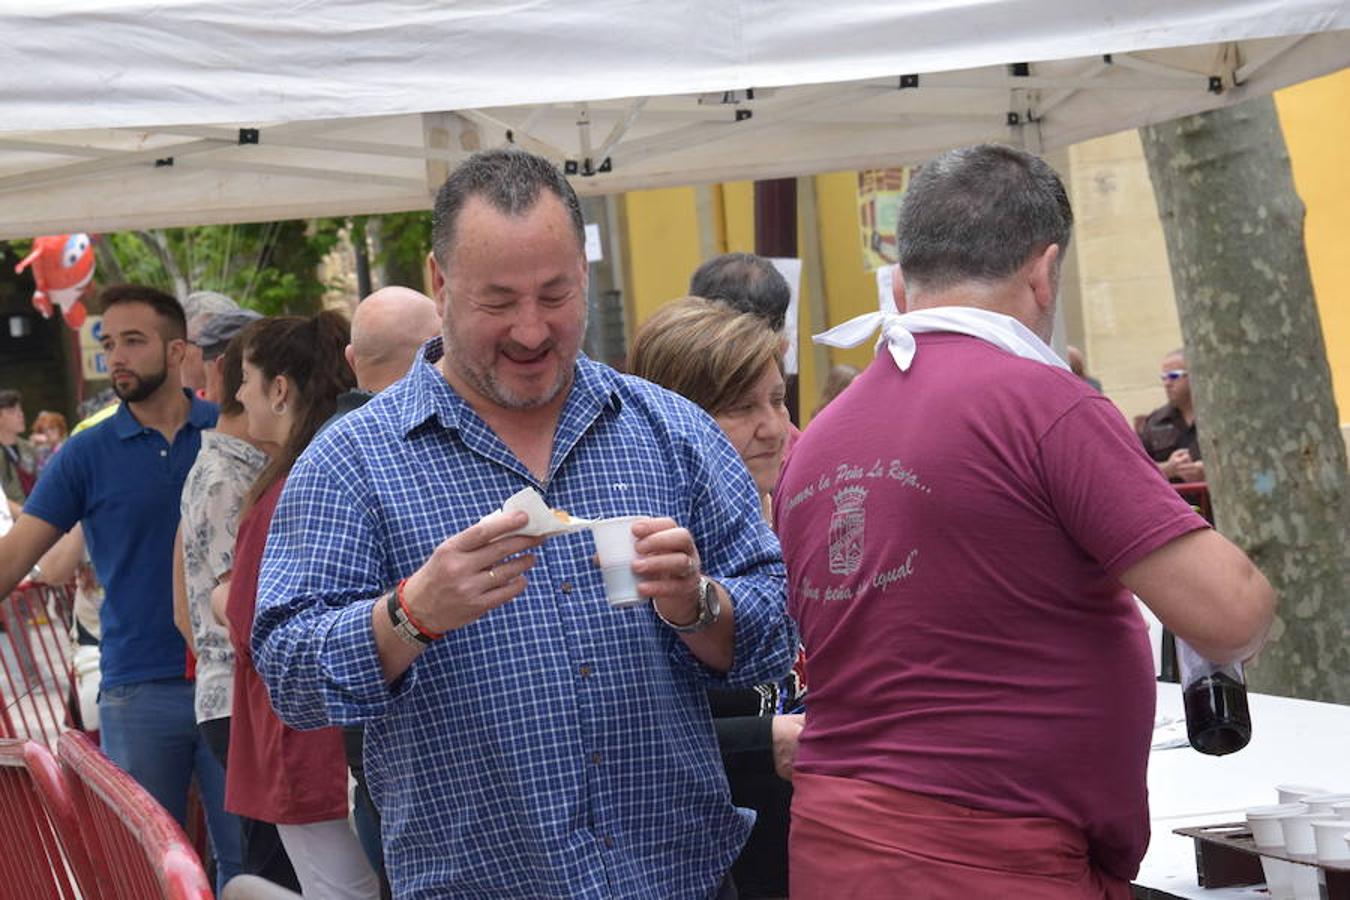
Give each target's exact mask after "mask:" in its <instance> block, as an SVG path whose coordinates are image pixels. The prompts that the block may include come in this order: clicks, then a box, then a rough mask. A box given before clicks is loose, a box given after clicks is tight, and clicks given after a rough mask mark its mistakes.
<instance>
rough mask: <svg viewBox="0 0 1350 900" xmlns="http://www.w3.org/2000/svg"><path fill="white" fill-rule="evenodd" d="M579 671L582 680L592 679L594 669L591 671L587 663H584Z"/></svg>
mask: <svg viewBox="0 0 1350 900" xmlns="http://www.w3.org/2000/svg"><path fill="white" fill-rule="evenodd" d="M577 671H578V672H580V673H581V677H582V678H590V677H591V672H592V669H591V667H590V666H588V665H586V664H585V663H582V665H581V668H580V669H577Z"/></svg>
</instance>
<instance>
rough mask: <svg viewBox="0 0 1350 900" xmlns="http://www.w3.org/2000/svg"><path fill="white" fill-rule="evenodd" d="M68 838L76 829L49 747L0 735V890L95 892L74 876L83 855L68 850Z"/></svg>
mask: <svg viewBox="0 0 1350 900" xmlns="http://www.w3.org/2000/svg"><path fill="white" fill-rule="evenodd" d="M71 840H74V841H79V828H78V826H77V824H76V821H75V813H74V807H73V806H72V805H71V798H70V791H69V788H68V787H67V786H66V782H65V778H64V776H63V775H62V774H61V769H60V767H59V766H58V765H57V763H56V759H55V758H54V757H53V756H52V754H51V751H50V750H48V749H47V748H46V747H44V746H42V745H41V744H37V743H34V742H33V741H28V740H10V739H0V894H2V895H3V896H5V897H24V898H34V900H36V898H53V900H79V898H80V897H81V896H83V897H84V898H86V900H87V898H92V897H96V896H98V895H97V894H91V893H89V892H88V891H87V889H86V886H87V884H88V882H86V881H85V880H84V879H82V878H80V877H79V875H78V874H77V869H78V866H79V865H80V864H81V863H82V862H83V859H84V857H83V854H82V850H81V849H77V850H76V852H75V853H74V854H72V853H70V852H69V850H68V849H67V842H68V841H71ZM77 857H78V861H77ZM84 874H87V870H85V872H84ZM77 887H78V889H77Z"/></svg>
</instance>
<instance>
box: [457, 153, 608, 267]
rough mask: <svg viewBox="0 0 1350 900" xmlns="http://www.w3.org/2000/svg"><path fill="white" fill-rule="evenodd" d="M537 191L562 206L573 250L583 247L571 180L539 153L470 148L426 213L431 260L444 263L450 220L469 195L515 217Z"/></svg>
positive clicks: (531, 203) (582, 223) (583, 235)
mask: <svg viewBox="0 0 1350 900" xmlns="http://www.w3.org/2000/svg"><path fill="white" fill-rule="evenodd" d="M541 190H547V191H548V192H550V193H551V194H553V195H554V196H555V197H557V198H558V199H559V200H560V201H561V202H562V205H563V206H564V207H565V208H566V209H567V212H568V214H569V215H570V216H571V218H572V227H573V228H574V229H575V231H576V237H577V252H578V253H580V252H583V248H584V247H585V246H586V225H585V221H584V220H583V219H582V217H581V202H580V201H579V200H577V195H576V191H574V190H572V185H570V184H568V183H567V179H566V178H564V177H563V174H562V172H560V171H559V170H558V167H557V166H555V165H553V163H551V162H549V161H548V160H546V159H544V158H543V157H542V156H535V155H534V154H533V153H528V152H526V151H524V150H521V149H519V148H516V147H507V148H504V149H497V150H484V151H482V152H480V153H475V154H474V155H473V156H470V157H469V158H468V159H467V160H465V161H464V162H463V163H461V164H460V165H459V167H458V168H456V169H455V171H453V172H451V173H450V177H449V178H447V179H446V180H445V184H443V185H441V189H440V191H438V192H437V194H436V205H435V206H434V207H433V208H432V214H431V248H432V252H434V253H435V254H436V260H437V261H438V262H439V263H440V264H441V266H442V267H445V266H446V265H447V264H448V263H449V261H450V247H451V245H452V244H453V243H454V241H455V225H456V223H457V221H458V219H459V214H460V212H461V211H462V210H463V209H464V204H466V203H468V202H469V198H471V197H481V198H483V199H484V200H486V201H487V202H488V203H490V204H491V205H492V207H493V208H494V209H496V210H497V211H498V212H500V213H503V214H505V215H508V216H520V215H524V214H525V213H527V212H529V211H530V210H531V209H533V208H534V205H535V204H536V203H538V202H539V192H540V191H541Z"/></svg>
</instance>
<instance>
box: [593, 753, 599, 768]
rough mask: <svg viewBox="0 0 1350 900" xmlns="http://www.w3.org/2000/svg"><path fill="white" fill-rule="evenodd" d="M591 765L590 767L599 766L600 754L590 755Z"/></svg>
mask: <svg viewBox="0 0 1350 900" xmlns="http://www.w3.org/2000/svg"><path fill="white" fill-rule="evenodd" d="M591 764H592V765H595V766H598V765H600V754H599V753H592V754H591Z"/></svg>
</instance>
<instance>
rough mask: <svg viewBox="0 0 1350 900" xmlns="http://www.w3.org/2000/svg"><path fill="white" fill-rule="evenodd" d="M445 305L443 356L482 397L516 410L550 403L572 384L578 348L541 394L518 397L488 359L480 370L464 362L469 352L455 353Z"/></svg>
mask: <svg viewBox="0 0 1350 900" xmlns="http://www.w3.org/2000/svg"><path fill="white" fill-rule="evenodd" d="M448 306H449V304H447V310H446V312H447V319H446V328H445V333H444V339H443V343H444V353H445V359H446V360H447V361H448V364H449V365H450V366H451V367H452V368H453V369H454V370H455V372H456V373H457V374H458V375H459V377H461V378H463V379H464V380H465V381H467V382H468V383H469V384H470V385H471V386H472V387H473V389H474V390H475V391H477V392H478V393H479V394H481V395H482V396H483V397H486V398H487V399H488V400H490V401H492V402H493V403H495V404H496V405H498V406H500V407H502V408H503V409H510V410H517V411H519V410H529V409H538V408H539V407H541V406H547V405H548V404H550V403H552V402H553V401H554V400H556V399H557V398H558V395H559V394H562V393H563V392H564V391H566V390H568V389H569V388H570V387H571V386H572V380H573V379H572V373H573V370H574V369H575V368H576V358H577V356H578V355H579V351H578V353H577V354H573V356H572V360H571V362H570V363H568V364H567V365H560V366H559V367H558V375H557V378H555V379H554V381H553V384H552V385H550V386H549V388H548V389H547V390H546V391H545V392H544V394H543V395H541V396H539V397H522V396H520V395H519V394H517V393H515V392H514V391H511V390H509V389H508V388H507V387H506V386H505V385H503V384H502V383H501V382H499V381H498V380H497V378H496V376H495V375H494V374H493V371H492V365H491V362H489V364H488V366H487V367H486V368H485V369H484V370H483V371H481V372H480V371H477V370H475V369H473V368H472V367H471V366H469V365H468V364H467V362H466V361H467V360H468V359H469V355H468V354H466V353H461V352H459V350H460V344H459V338H458V335H457V334H456V331H455V326H454V321H453V319H450V318H449V317H448V316H449V309H448ZM586 312H589V310H586ZM587 318H588V316H586V315H583V317H582V320H581V330H580V333H581V334H583V335H584V334H585V333H586V326H587ZM556 350H557V345H556V344H555V345H554V351H555V352H556ZM496 356H497V349H496V347H493V349H492V360H493V361H495V360H496Z"/></svg>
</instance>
